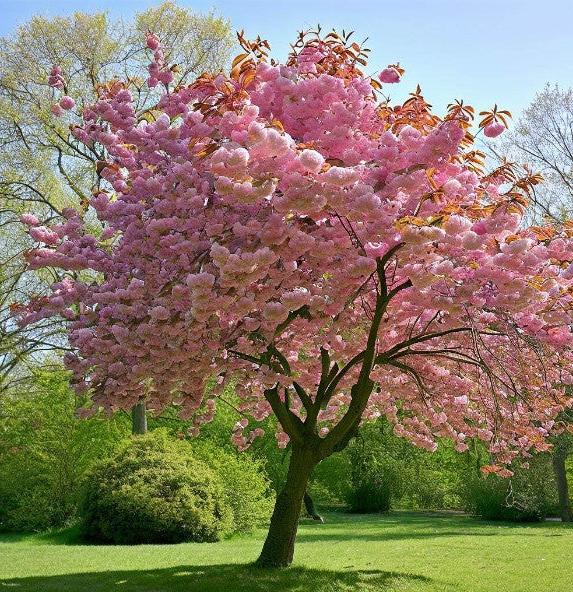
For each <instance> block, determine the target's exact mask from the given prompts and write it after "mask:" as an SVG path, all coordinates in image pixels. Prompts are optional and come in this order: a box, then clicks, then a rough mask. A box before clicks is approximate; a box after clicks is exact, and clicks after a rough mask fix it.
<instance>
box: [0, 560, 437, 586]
mask: <svg viewBox="0 0 573 592" xmlns="http://www.w3.org/2000/svg"><path fill="white" fill-rule="evenodd" d="M429 581H430V580H429V579H428V578H426V577H424V576H418V575H414V574H407V573H399V572H389V571H380V570H358V571H328V570H319V569H310V568H304V567H291V568H288V569H280V570H268V569H261V568H257V567H254V566H251V565H233V564H226V565H208V566H187V565H181V566H177V567H171V568H167V569H154V570H137V571H105V572H93V573H80V574H66V575H56V576H35V577H27V578H14V579H9V580H0V588H2V589H4V587H6V589H13V590H15V591H17V592H84V591H86V592H87V591H89V592H114V591H117V592H145V591H148V592H227V591H229V592H268V591H269V590H270V591H275V590H276V592H302V591H306V590H312V591H313V592H337V591H341V592H342V591H347V590H352V591H356V592H359V591H360V590H365V591H366V590H369V591H370V590H380V591H383V590H389V589H391V588H392V589H394V587H395V586H397V587H400V589H401V588H402V586H404V585H406V584H416V583H419V584H421V585H422V586H423V585H424V584H425V583H427V582H429ZM408 589H409V588H408Z"/></svg>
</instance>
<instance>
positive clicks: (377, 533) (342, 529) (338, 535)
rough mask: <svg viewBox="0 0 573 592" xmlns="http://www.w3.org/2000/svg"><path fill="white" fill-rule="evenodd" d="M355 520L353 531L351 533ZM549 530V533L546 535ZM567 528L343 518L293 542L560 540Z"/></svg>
mask: <svg viewBox="0 0 573 592" xmlns="http://www.w3.org/2000/svg"><path fill="white" fill-rule="evenodd" d="M353 519H354V520H356V523H357V526H358V527H357V528H356V529H354V530H353V529H351V527H352V521H353ZM548 528H550V529H551V530H552V531H553V532H551V533H547V532H540V531H546V530H547V529H548ZM566 528H568V525H567V524H565V525H563V524H561V523H547V522H523V523H519V522H507V521H501V520H500V521H491V520H482V519H479V518H474V517H472V516H468V515H449V514H446V513H442V514H440V513H433V512H424V513H421V512H419V513H410V512H396V513H390V514H346V515H338V516H337V517H336V520H335V521H333V522H330V523H329V522H328V521H327V522H326V523H325V524H317V523H312V524H306V525H305V528H304V529H301V530H299V533H298V536H297V542H300V543H302V542H308V543H311V542H328V541H352V540H354V541H404V540H424V539H428V540H429V539H437V538H442V537H458V536H472V537H499V536H511V535H515V534H516V531H519V536H520V537H522V536H531V537H539V536H562V534H563V530H564V529H566Z"/></svg>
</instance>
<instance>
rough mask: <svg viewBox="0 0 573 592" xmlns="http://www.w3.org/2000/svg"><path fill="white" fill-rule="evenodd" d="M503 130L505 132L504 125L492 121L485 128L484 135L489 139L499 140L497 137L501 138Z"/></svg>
mask: <svg viewBox="0 0 573 592" xmlns="http://www.w3.org/2000/svg"><path fill="white" fill-rule="evenodd" d="M503 130H505V126H504V125H503V123H500V122H499V121H492V122H491V123H489V124H488V125H486V126H485V127H484V128H483V135H484V136H486V137H487V138H497V136H499V135H500V134H501V133H502V132H503Z"/></svg>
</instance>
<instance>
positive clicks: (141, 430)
mask: <svg viewBox="0 0 573 592" xmlns="http://www.w3.org/2000/svg"><path fill="white" fill-rule="evenodd" d="M131 433H132V434H134V435H138V436H141V435H143V434H146V433H147V415H146V413H145V401H140V402H139V403H138V404H137V405H134V406H133V407H132V409H131Z"/></svg>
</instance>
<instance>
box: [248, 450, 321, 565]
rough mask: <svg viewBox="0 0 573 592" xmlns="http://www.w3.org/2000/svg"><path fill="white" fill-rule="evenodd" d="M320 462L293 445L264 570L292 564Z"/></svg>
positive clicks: (263, 554) (260, 560) (263, 553)
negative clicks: (305, 499) (314, 472)
mask: <svg viewBox="0 0 573 592" xmlns="http://www.w3.org/2000/svg"><path fill="white" fill-rule="evenodd" d="M319 460H320V459H319V458H318V456H317V454H316V453H315V452H314V451H312V450H310V449H308V448H302V447H300V446H298V445H297V446H293V448H292V453H291V457H290V463H289V468H288V474H287V478H286V482H285V484H284V487H283V489H282V491H281V492H280V493H279V495H278V496H277V500H276V503H275V508H274V511H273V515H272V517H271V524H270V527H269V532H268V534H267V538H266V540H265V544H264V545H263V550H262V551H261V554H260V556H259V558H258V560H257V565H259V566H260V567H288V566H289V565H290V564H291V563H292V560H293V555H294V541H295V538H296V531H297V529H298V519H299V517H300V510H301V506H302V500H303V497H304V494H305V492H306V486H307V484H308V479H309V477H310V475H311V473H312V470H313V469H314V467H315V466H316V465H317V463H318V461H319Z"/></svg>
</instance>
